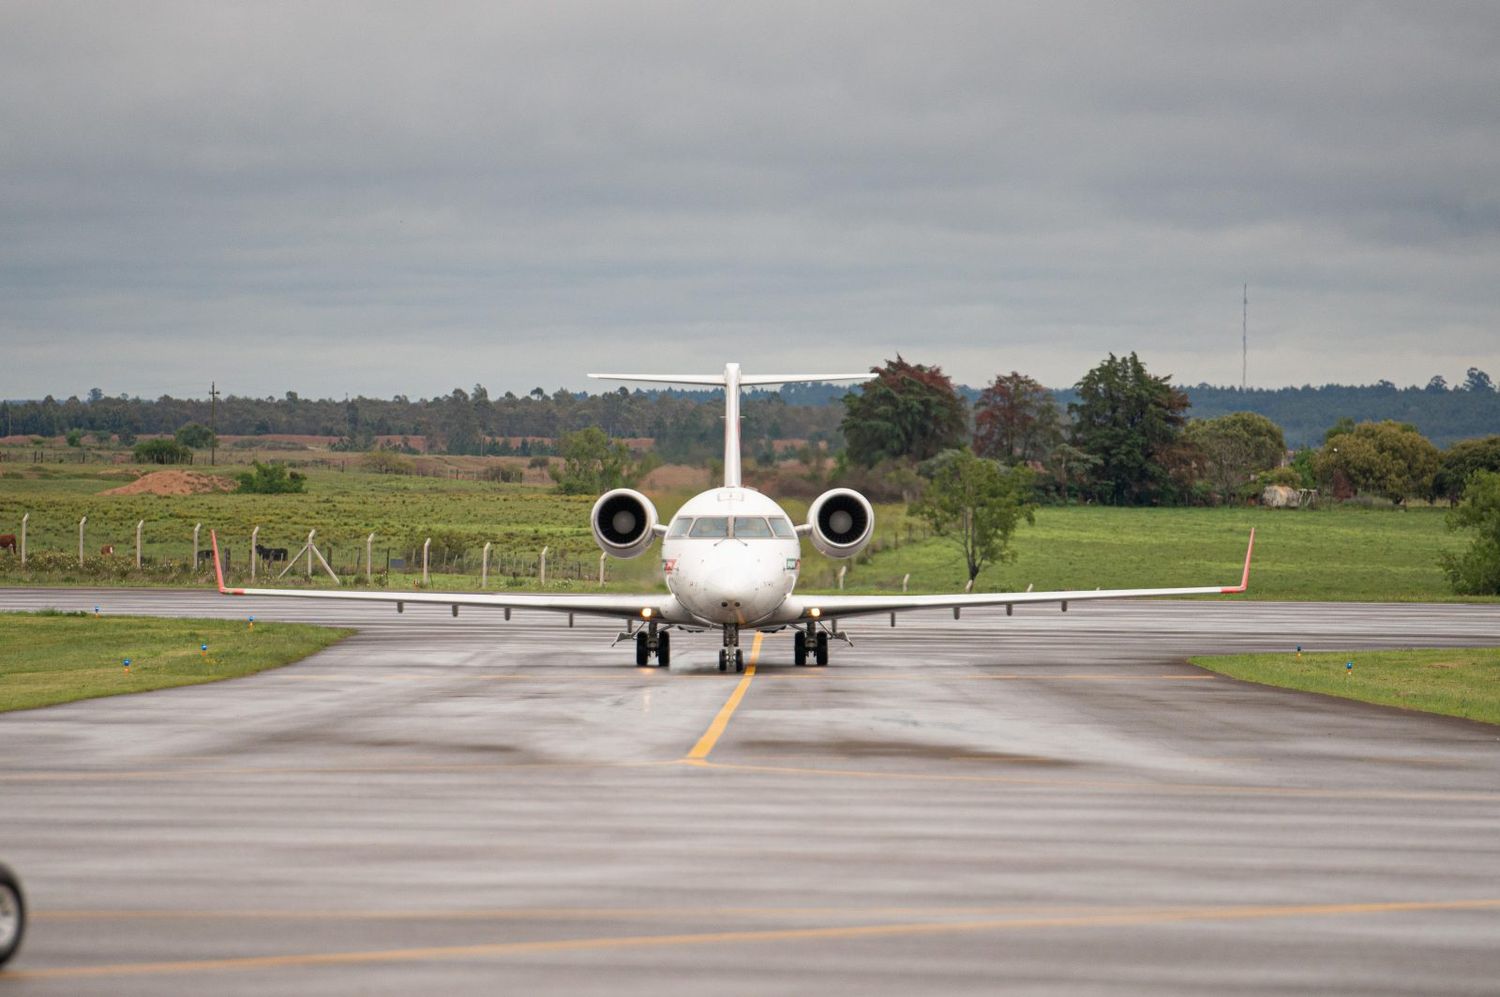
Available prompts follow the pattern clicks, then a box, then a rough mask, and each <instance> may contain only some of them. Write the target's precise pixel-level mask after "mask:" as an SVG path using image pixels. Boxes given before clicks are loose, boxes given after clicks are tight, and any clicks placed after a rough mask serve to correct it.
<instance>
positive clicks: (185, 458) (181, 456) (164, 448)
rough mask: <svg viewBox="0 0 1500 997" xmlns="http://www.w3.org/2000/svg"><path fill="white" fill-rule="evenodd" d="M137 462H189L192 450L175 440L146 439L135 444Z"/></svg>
mask: <svg viewBox="0 0 1500 997" xmlns="http://www.w3.org/2000/svg"><path fill="white" fill-rule="evenodd" d="M134 454H135V462H136V463H137V464H191V463H192V462H193V451H192V450H191V449H189V448H188V447H185V446H183V445H182V444H181V443H178V442H177V441H176V440H147V441H145V442H144V443H137V444H136V445H135V450H134Z"/></svg>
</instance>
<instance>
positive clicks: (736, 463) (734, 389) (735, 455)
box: [724, 363, 740, 488]
mask: <svg viewBox="0 0 1500 997" xmlns="http://www.w3.org/2000/svg"><path fill="white" fill-rule="evenodd" d="M739 486H740V365H739V364H737V363H727V364H725V365H724V487H725V488H738V487H739Z"/></svg>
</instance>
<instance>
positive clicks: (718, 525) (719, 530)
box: [688, 516, 729, 540]
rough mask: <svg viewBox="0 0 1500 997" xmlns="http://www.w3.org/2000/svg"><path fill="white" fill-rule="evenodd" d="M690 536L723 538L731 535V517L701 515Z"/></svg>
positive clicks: (713, 538) (712, 538)
mask: <svg viewBox="0 0 1500 997" xmlns="http://www.w3.org/2000/svg"><path fill="white" fill-rule="evenodd" d="M688 536H690V537H699V538H704V537H706V538H708V539H711V540H722V539H723V538H724V537H727V536H729V519H728V517H726V516H700V517H699V518H698V519H697V520H696V521H695V522H694V523H693V528H692V530H691V531H690V532H689V533H688Z"/></svg>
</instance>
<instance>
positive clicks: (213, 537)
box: [208, 529, 245, 595]
mask: <svg viewBox="0 0 1500 997" xmlns="http://www.w3.org/2000/svg"><path fill="white" fill-rule="evenodd" d="M208 541H209V543H211V544H213V548H214V575H215V577H217V578H218V580H219V594H220V595H244V594H245V590H244V589H235V590H234V591H233V592H231V591H230V590H229V589H227V588H225V587H224V564H223V562H222V561H220V560H219V535H218V533H217V532H216V531H215V530H213V529H210V530H209V531H208Z"/></svg>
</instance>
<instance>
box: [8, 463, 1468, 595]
mask: <svg viewBox="0 0 1500 997" xmlns="http://www.w3.org/2000/svg"><path fill="white" fill-rule="evenodd" d="M195 470H202V468H195ZM215 470H217V471H218V472H219V473H225V472H229V471H232V470H233V468H225V467H220V468H217V469H215ZM307 473H308V479H309V489H308V492H307V493H306V494H302V495H234V494H206V495H189V496H154V495H106V494H102V493H103V492H104V491H106V490H107V489H110V488H113V487H115V486H118V485H119V484H121V483H122V482H124V481H129V480H132V479H133V472H132V470H131V469H129V468H105V467H99V466H97V465H93V466H89V465H83V466H79V467H76V468H74V467H70V466H62V465H59V466H41V467H38V468H23V469H21V470H11V471H6V472H3V473H0V533H18V532H19V530H20V519H21V516H22V514H23V513H26V512H29V513H30V514H31V519H30V523H29V539H30V549H31V551H32V552H33V553H34V554H39V553H45V554H47V557H43V558H40V559H39V560H37V561H36V562H35V563H33V565H31V567H32V568H34V569H35V570H30V571H25V572H23V571H21V570H20V567H19V565H18V563H17V560H16V558H14V557H13V556H11V555H9V554H6V553H0V584H13V585H14V584H26V585H79V584H121V585H150V584H170V585H183V584H204V585H206V584H208V583H209V581H210V577H209V572H208V570H207V568H206V567H205V568H204V569H203V570H200V571H197V572H196V573H195V572H193V571H192V570H191V569H190V568H188V567H187V565H189V564H190V562H191V560H192V533H193V526H194V524H195V523H203V524H204V526H203V530H202V534H201V544H202V546H203V547H205V548H206V547H207V544H208V531H209V529H210V528H215V529H217V530H218V531H219V536H220V539H221V542H222V543H223V544H224V545H225V546H226V548H227V549H228V550H229V551H230V553H231V555H232V556H231V571H230V581H231V583H233V584H245V583H247V582H248V572H247V570H246V567H247V564H248V556H247V555H248V552H249V538H250V531H251V529H252V528H253V527H255V526H257V525H258V526H260V528H261V530H260V542H261V543H262V544H264V545H266V546H271V547H286V548H288V549H289V550H293V551H295V550H296V549H297V548H298V547H300V546H301V544H302V542H303V541H304V540H305V539H306V537H307V531H308V530H310V529H316V530H317V531H318V541H319V544H320V547H321V548H322V549H323V550H324V551H325V552H327V551H328V550H329V549H330V548H331V549H332V555H333V556H332V558H331V559H332V560H333V562H334V565H335V567H336V568H337V569H338V570H339V571H340V573H341V574H345V573H347V574H350V575H353V567H354V565H355V559H356V555H357V553H358V554H360V555H362V551H363V547H364V540H365V537H366V536H367V535H368V534H369V533H371V532H373V533H375V535H376V539H375V541H374V552H375V557H374V560H375V566H376V570H377V571H379V570H381V569H383V568H384V566H385V559H386V555H387V552H390V554H391V556H392V557H394V558H401V557H406V558H407V559H408V563H407V566H406V568H405V569H393V570H392V572H391V574H390V575H389V577H387V578H386V579H384V584H385V585H386V586H387V587H389V588H391V589H410V588H411V587H412V586H413V585H414V584H415V583H416V582H417V581H418V579H419V577H420V567H419V562H418V560H417V559H416V558H415V557H414V556H413V555H414V553H415V551H416V550H418V549H420V545H421V543H422V541H423V539H425V538H426V537H429V536H430V537H433V538H434V539H433V561H432V565H433V576H432V580H431V587H432V588H434V589H440V590H441V589H454V590H473V589H477V588H478V587H479V579H478V574H479V552H480V549H481V548H482V547H483V546H484V544H485V543H486V542H488V543H491V544H492V545H493V549H492V554H491V561H490V564H491V569H490V578H489V587H490V588H492V589H500V588H535V587H536V579H535V577H534V575H535V565H536V560H537V555H538V553H539V552H540V551H541V549H542V547H544V546H546V547H548V548H550V551H549V555H548V559H549V588H563V589H570V588H571V589H578V590H595V589H596V588H597V584H596V581H595V579H596V578H597V572H598V564H599V552H598V548H597V547H595V546H594V543H593V539H592V537H591V535H590V532H589V528H588V522H587V520H588V513H589V509H590V507H591V506H592V503H593V497H592V496H562V495H557V494H555V493H554V492H553V491H552V490H551V489H550V488H546V487H543V486H538V485H534V484H499V483H491V482H480V481H468V480H453V479H443V478H423V477H407V476H402V475H380V474H366V473H360V472H356V471H349V472H347V473H341V472H338V471H333V470H320V469H309V470H308V472H307ZM690 494H691V491H690V490H686V489H681V490H676V491H670V492H665V493H661V492H657V493H653V494H652V498H653V500H654V501H655V502H656V504H657V508H658V510H659V511H660V513H661V514H662V516H663V518H664V519H665V518H669V517H670V516H671V515H672V513H673V512H675V511H676V509H677V507H678V506H679V505H680V504H681V503H682V502H683V501H684V500H685V499H686V498H687V497H688V496H689V495H690ZM785 506H786V508H787V511H788V512H789V513H790V514H791V515H792V516H793V518H795V519H798V520H799V521H800V519H801V518H803V517H804V516H805V513H806V503H805V502H796V501H792V502H787V503H785ZM82 516H87V517H88V524H87V539H86V544H85V554H86V566H85V568H84V569H82V570H79V569H78V567H77V552H78V520H79V518H80V517H82ZM139 520H144V521H145V526H144V528H143V537H144V549H145V555H146V558H147V560H148V561H151V562H154V564H155V567H148V570H147V571H146V572H144V573H138V572H136V571H135V569H134V557H133V552H134V538H135V524H136V522H137V521H139ZM876 524H877V526H876V542H875V544H874V545H872V548H871V550H870V551H869V552H867V553H866V554H865V555H862V556H861V557H860V558H859V559H858V560H857V561H856V562H855V563H853V564H851V565H849V572H848V575H847V578H846V589H847V590H848V591H851V592H860V591H864V592H877V591H884V592H889V591H892V590H899V589H900V588H901V582H902V578H903V577H904V576H905V575H907V574H910V576H911V579H910V590H911V591H913V592H942V591H954V590H958V589H961V588H962V587H963V584H964V581H965V576H964V572H963V568H962V562H961V559H960V557H959V555H958V553H957V551H956V550H955V549H953V548H952V547H950V546H949V545H948V544H947V543H946V542H944V541H942V540H940V539H936V538H928V539H923V532H922V528H921V527H920V525H918V524H914V523H911V522H909V521H908V520H907V519H906V517H905V513H904V510H903V509H902V508H901V507H900V506H881V507H878V508H877V510H876ZM1252 526H1254V527H1256V528H1257V530H1258V533H1257V542H1256V557H1255V568H1254V571H1253V572H1252V576H1251V589H1250V595H1249V597H1250V598H1256V599H1303V600H1306V599H1333V600H1366V601H1413V600H1421V601H1428V600H1454V599H1455V598H1456V597H1455V596H1453V594H1452V593H1451V591H1450V590H1449V588H1448V585H1447V582H1446V580H1445V578H1444V577H1443V575H1442V573H1441V571H1440V570H1439V568H1438V564H1437V559H1438V556H1439V554H1441V553H1442V552H1444V551H1450V550H1456V549H1459V548H1460V547H1461V546H1462V545H1463V543H1464V538H1462V537H1459V536H1455V535H1453V534H1450V533H1449V532H1448V531H1447V530H1446V528H1445V525H1444V510H1442V509H1436V508H1424V507H1415V508H1411V509H1409V510H1394V509H1361V508H1352V507H1339V508H1332V509H1327V510H1322V511H1286V510H1273V509H1260V508H1224V509H1121V508H1104V507H1099V506H1068V507H1043V508H1041V509H1039V510H1038V511H1037V515H1036V523H1035V525H1032V526H1027V525H1023V526H1022V527H1021V528H1020V530H1019V531H1018V533H1017V535H1016V538H1015V551H1016V554H1017V557H1016V560H1015V561H1014V562H1013V563H1007V564H1000V565H995V566H993V567H990V568H988V569H987V570H986V571H985V572H984V573H983V574H981V575H980V577H979V580H978V585H977V590H979V591H995V590H1008V589H1024V588H1026V586H1027V585H1033V586H1035V587H1036V588H1037V589H1069V588H1094V587H1105V588H1114V587H1137V586H1171V585H1204V584H1220V583H1222V584H1230V583H1234V582H1237V581H1238V580H1239V567H1240V564H1241V562H1242V560H1243V558H1244V550H1245V541H1246V539H1247V537H1248V536H1249V533H1250V528H1251V527H1252ZM106 543H108V544H113V545H114V546H115V550H116V554H115V556H114V557H113V558H103V557H101V556H100V555H99V548H100V547H101V546H103V545H104V544H106ZM454 550H466V551H467V553H466V554H465V555H464V557H463V559H462V560H461V561H459V562H458V563H453V562H452V561H451V560H450V559H451V557H452V555H451V552H452V551H454ZM169 562H170V564H169ZM171 564H175V566H176V567H171V566H170V565H171ZM838 567H839V563H836V562H832V561H830V560H828V559H826V558H823V557H820V556H818V555H817V554H815V553H813V552H812V551H811V549H810V548H809V549H808V550H807V556H806V559H805V561H804V573H803V582H802V584H803V587H804V588H805V589H812V590H819V589H824V590H826V589H830V588H833V587H834V586H836V584H837V570H838ZM658 568H659V558H658V557H657V556H656V553H655V551H654V550H653V551H652V552H651V553H648V554H647V555H645V556H643V557H640V558H638V559H636V560H633V561H619V560H614V559H611V560H610V561H609V562H608V565H607V569H608V579H609V585H608V587H609V588H610V589H613V590H625V591H642V590H647V589H651V588H652V587H658V588H659V587H660V579H659V572H658ZM278 570H279V567H278ZM297 574H298V572H295V571H294V572H293V573H292V574H291V575H289V577H288V580H287V582H290V583H293V584H306V582H301V583H297V582H295V581H294V579H295V577H296V575H297ZM359 574H360V576H361V579H362V576H363V570H362V569H361V571H360V572H359ZM266 581H267V580H266V579H265V576H264V574H263V573H262V574H261V576H260V578H259V579H258V583H261V584H265V583H266ZM352 583H353V582H352V581H351V584H352ZM313 584H324V585H327V584H330V583H329V581H328V580H327V579H326V578H323V579H322V581H321V582H319V581H318V580H317V579H314V582H313ZM379 584H381V582H380V580H379V579H378V578H377V585H379Z"/></svg>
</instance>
